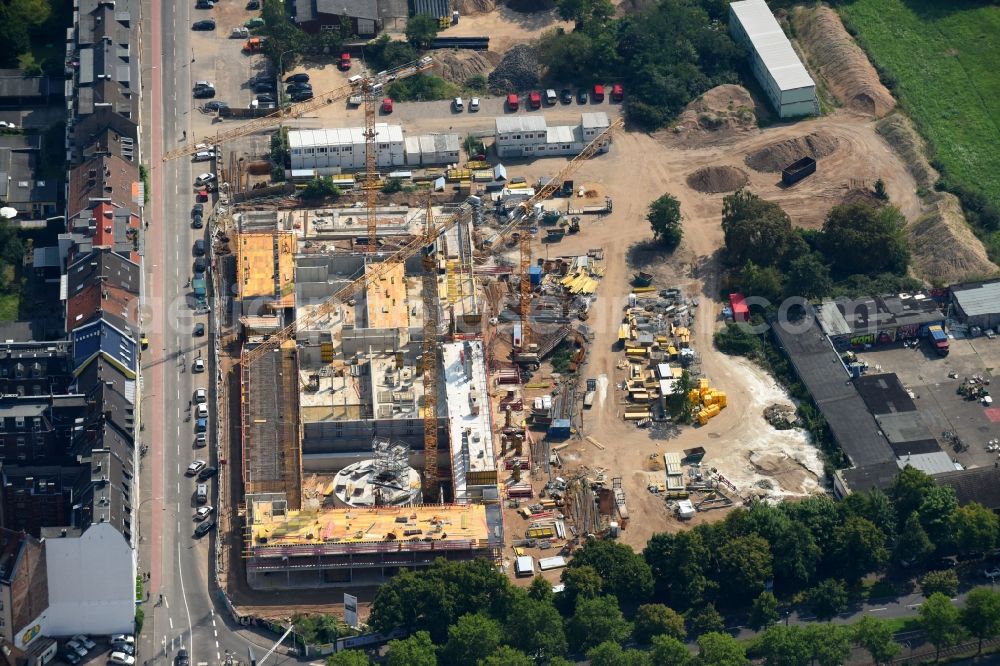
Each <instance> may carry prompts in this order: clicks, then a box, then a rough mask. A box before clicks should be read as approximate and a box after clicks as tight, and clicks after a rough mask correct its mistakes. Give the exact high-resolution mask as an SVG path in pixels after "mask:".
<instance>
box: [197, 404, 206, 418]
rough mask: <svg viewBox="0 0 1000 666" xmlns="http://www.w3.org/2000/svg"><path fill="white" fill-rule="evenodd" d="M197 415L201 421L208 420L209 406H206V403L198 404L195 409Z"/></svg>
mask: <svg viewBox="0 0 1000 666" xmlns="http://www.w3.org/2000/svg"><path fill="white" fill-rule="evenodd" d="M195 413H196V414H197V415H198V418H199V419H207V418H208V405H206V404H204V403H200V404H198V405H197V406H196V408H195Z"/></svg>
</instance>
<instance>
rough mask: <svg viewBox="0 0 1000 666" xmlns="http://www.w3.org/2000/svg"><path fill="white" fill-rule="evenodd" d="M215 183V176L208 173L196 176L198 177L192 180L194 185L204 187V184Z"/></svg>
mask: <svg viewBox="0 0 1000 666" xmlns="http://www.w3.org/2000/svg"><path fill="white" fill-rule="evenodd" d="M214 181H215V174H214V173H211V172H209V171H206V172H205V173H202V174H198V177H197V178H195V179H194V184H195V185H205V184H206V183H212V182H214Z"/></svg>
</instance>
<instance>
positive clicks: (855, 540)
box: [832, 517, 889, 581]
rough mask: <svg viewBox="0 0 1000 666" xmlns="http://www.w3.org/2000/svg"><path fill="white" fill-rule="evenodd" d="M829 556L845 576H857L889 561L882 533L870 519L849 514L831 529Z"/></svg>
mask: <svg viewBox="0 0 1000 666" xmlns="http://www.w3.org/2000/svg"><path fill="white" fill-rule="evenodd" d="M832 555H833V558H834V561H835V562H838V563H839V568H840V570H841V571H842V572H843V574H844V577H845V578H846V579H847V580H851V581H854V580H858V579H860V578H861V577H862V576H864V575H865V574H867V573H868V572H870V571H877V570H878V569H881V568H882V567H884V566H885V565H886V563H887V562H888V561H889V551H888V549H887V548H886V545H885V534H884V533H883V532H882V530H880V529H879V528H878V527H876V526H875V524H874V523H872V522H871V521H870V520H867V519H865V518H858V517H851V518H848V519H847V520H845V521H844V523H843V524H842V525H839V526H837V527H836V528H835V529H834V531H833V552H832Z"/></svg>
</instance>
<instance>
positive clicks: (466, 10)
mask: <svg viewBox="0 0 1000 666" xmlns="http://www.w3.org/2000/svg"><path fill="white" fill-rule="evenodd" d="M496 7H497V3H496V0H454V2H452V5H451V8H452V9H457V10H458V13H459V14H461V15H462V16H474V15H476V14H486V13H487V12H491V11H493V10H494V9H496Z"/></svg>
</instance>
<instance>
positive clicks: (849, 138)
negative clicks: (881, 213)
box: [507, 111, 920, 549]
mask: <svg viewBox="0 0 1000 666" xmlns="http://www.w3.org/2000/svg"><path fill="white" fill-rule="evenodd" d="M815 134H820V135H822V136H824V137H826V138H827V139H828V140H829V141H828V143H835V148H834V149H833V151H832V152H830V153H829V154H827V155H826V157H823V158H822V159H821V160H820V164H819V169H818V171H817V173H816V174H815V175H814V176H810V177H809V178H807V179H806V180H804V181H802V182H800V183H798V184H797V185H795V186H794V187H792V188H784V187H782V186H781V184H780V174H779V173H773V172H761V171H757V170H755V169H753V168H751V167H749V166H748V165H747V164H746V157H747V156H748V155H750V154H752V153H756V152H758V151H760V150H761V149H763V148H766V147H768V146H771V145H773V144H778V143H782V142H786V141H789V140H794V139H801V138H803V137H806V136H808V135H815ZM699 144H700V145H699ZM681 145H683V147H681ZM563 164H565V160H563V159H545V160H536V161H534V162H530V163H526V164H507V169H508V173H510V174H511V175H518V176H525V177H527V178H528V180H529V182H531V181H533V180H534V179H535V178H538V177H540V176H547V175H552V174H555V173H557V172H558V171H559V169H560V168H561V167H562V165H563ZM720 166H728V167H732V169H733V170H739V171H740V172H742V173H745V174H746V175H747V179H748V180H749V182H748V184H747V187H749V188H750V189H751V190H752V191H754V192H756V193H758V194H759V195H761V196H763V197H765V198H767V199H771V200H774V201H776V202H778V203H779V204H781V206H782V207H783V208H784V209H785V210H786V211H788V213H789V215H790V216H791V218H792V220H793V222H794V223H795V224H797V225H800V226H805V227H811V228H816V227H819V226H820V225H821V224H822V221H823V218H824V216H825V215H826V213H827V211H828V210H829V209H830V208H831V207H832V206H834V205H836V204H838V203H840V202H841V201H842V200H844V199H845V198H846V197H848V196H849V188H851V187H852V186H857V185H859V184H860V183H858V182H857V181H861V180H864V181H868V184H869V185H870V184H871V182H873V181H874V180H875V179H876V178H879V177H881V178H882V179H883V180H884V181H885V183H886V186H887V188H888V191H889V195H890V197H891V198H892V200H893V202H894V203H896V204H897V205H898V206H899V207H900V208H901V210H902V211H903V213H904V214H905V215H906V216H907V218H908V219H909V220H913V219H915V218H916V216H917V215H919V213H920V202H919V200H918V199H917V197H916V194H915V190H916V184H915V182H914V180H913V177H912V176H911V175H910V174H909V172H908V171H907V170H906V167H905V166H904V165H903V164H902V163H901V162H900V160H899V159H898V158H897V157H896V155H895V153H893V152H892V150H891V149H890V147H889V145H888V144H887V143H886V142H885V141H884V140H883V139H882V137H881V136H879V134H878V133H877V132H876V131H875V127H874V121H873V120H872V119H871V118H870V117H864V116H860V115H857V114H852V113H850V112H846V111H838V112H835V113H833V114H832V115H830V116H827V117H823V118H818V119H814V120H807V121H803V122H798V123H793V124H786V125H780V126H772V127H768V128H765V129H755V128H753V129H747V130H744V131H739V132H736V133H735V134H732V133H731V134H728V135H727V136H726V138H724V139H723V140H719V137H717V136H714V135H711V134H709V133H706V134H705V137H704V141H701V142H699V141H698V140H697V137H692V136H691V135H689V134H683V135H682V134H676V133H673V132H669V131H668V132H662V133H659V134H657V135H653V136H650V135H647V134H641V133H636V132H626V133H619V134H618V136H617V137H616V138H615V141H614V144H613V146H612V148H611V150H610V152H608V153H607V154H605V155H601V156H598V157H596V158H594V159H592V160H590V161H589V162H587V163H585V164H583V165H582V166H581V167H580V169H579V170H578V171H577V172H576V174H575V175H574V176H573V178H574V180H575V181H576V182H577V184H578V185H583V186H584V187H585V188H587V189H594V190H596V191H597V193H598V195H599V196H600V197H603V196H605V195H607V196H610V197H612V198H613V200H614V212H613V213H612V214H611V215H609V216H608V217H606V218H603V219H600V218H593V217H590V216H587V217H585V218H584V220H583V228H582V230H581V232H580V233H579V234H576V235H569V236H566V237H565V239H564V240H563V241H562V242H561V243H559V244H556V245H545V246H542V245H541V244H539V245H538V247H537V248H536V249H535V252H536V254H535V256H536V257H541V256H546V253H547V254H548V255H549V256H556V255H564V254H575V253H583V252H586V250H587V249H589V248H597V247H600V248H603V250H604V253H605V255H604V256H605V258H606V260H605V264H606V274H605V276H604V277H603V279H602V280H601V283H600V286H599V288H598V291H597V301H596V303H595V304H594V306H593V307H592V308H591V312H590V319H589V320H588V322H587V324H588V326H590V327H591V329H592V330H593V331H594V332H595V336H596V337H595V340H594V343H593V344H592V345H591V347H590V349H589V352H588V360H587V363H586V364H585V366H584V367H583V368H582V369H581V373H582V374H583V376H585V377H593V378H599V379H600V383H601V385H606V386H607V388H606V390H605V391H603V392H602V394H600V395H599V396H598V400H597V401H595V404H594V407H593V409H591V410H588V411H586V412H585V414H584V418H583V428H582V432H581V433H580V434H581V435H582V436H585V435H589V436H591V437H593V438H595V439H596V440H598V441H599V442H601V443H602V444H603V445H604V447H605V448H604V449H603V450H602V449H599V448H597V447H595V446H594V445H592V444H591V443H589V442H587V441H586V440H584V439H574V440H571V444H570V445H569V446H568V447H567V448H565V449H563V450H562V451H561V452H560V453H561V455H562V458H563V460H564V464H565V467H566V470H565V471H566V472H567V473H572V472H571V470H572V469H573V468H574V467H575V466H587V467H589V468H591V469H593V468H604V469H606V470H607V475H608V477H609V478H610V477H612V476H621V477H622V483H623V486H624V489H625V493H626V499H627V503H628V507H629V513H630V516H631V521H630V524H629V527H628V529H626V530H625V531H624V532H623V533H622V540H623V541H624V542H626V543H628V544H630V545H632V546H634V547H635V548H637V549H641V548H642V547H643V546H644V545H645V543H646V541H647V540H648V539H649V538H650V536H652V535H653V534H654V533H657V532H662V531H674V530H678V529H682V524H681V523H679V522H678V521H676V520H675V519H674V518H673V517H672V516H671V515H670V514H669V512H668V510H667V507H666V503H665V502H664V500H663V499H662V498H660V497H658V496H656V495H653V494H651V493H650V492H649V491H648V490H647V484H648V483H649V481H650V480H651V474H655V473H653V472H651V471H650V456H651V455H652V456H656V457H659V456H662V454H663V453H664V452H666V451H681V450H683V449H685V448H690V447H693V446H703V447H705V449H706V450H707V455H706V456H705V461H704V462H705V465H707V466H710V467H716V468H718V469H719V471H720V472H721V473H722V474H723V475H725V476H726V477H727V478H729V479H730V480H733V481H734V482H735V483H736V484H737V486H738V487H739V489H740V491H741V492H751V491H753V490H754V489H755V485H756V484H758V483H759V482H760V481H761V480H762V479H767V480H768V481H769V482H770V485H772V487H773V490H772V491H770V492H769V494H771V495H773V496H796V495H797V496H802V495H806V494H809V493H811V492H816V491H819V490H821V482H820V478H821V475H822V463H821V461H820V457H819V454H818V451H816V449H815V447H813V446H812V445H811V444H809V443H807V442H806V439H805V435H804V434H802V433H801V432H800V431H776V430H774V429H773V428H772V427H771V426H770V425H768V424H767V423H766V422H765V421H764V419H763V415H762V412H763V409H764V407H766V406H767V405H768V404H771V403H774V402H789V400H788V398H787V396H785V395H784V394H783V392H782V391H781V390H780V389H779V388H778V387H776V386H775V385H774V382H773V380H772V379H771V378H769V377H767V376H766V375H765V374H764V373H762V372H761V371H760V370H759V369H757V368H756V367H754V366H753V365H752V364H750V363H748V362H745V361H743V360H741V359H734V358H730V357H727V356H725V355H722V354H720V353H718V352H717V351H715V349H714V347H713V345H712V336H713V334H714V332H715V331H716V330H717V329H718V328H719V327H720V326H721V325H722V321H721V319H720V312H721V308H722V304H721V303H720V302H719V299H718V296H719V290H720V288H721V283H720V275H721V272H722V270H721V268H722V267H721V266H720V265H719V264H718V263H717V258H716V254H717V250H718V249H719V248H720V247H722V244H723V236H722V228H721V212H722V198H723V196H725V194H724V193H715V194H707V193H702V192H699V191H697V190H695V189H692V188H691V187H690V186H689V184H688V178H689V177H690V176H691V174H694V173H695V172H698V171H700V170H702V169H705V168H707V167H720ZM665 192H669V193H671V194H673V195H674V196H676V197H677V198H678V199H679V200H680V202H681V211H682V214H683V216H684V241H683V243H682V245H681V247H680V249H678V250H677V251H676V252H675V253H674V254H673V255H672V256H660V255H657V254H656V253H648V252H643V251H642V250H641V248H642V246H643V245H644V244H645V243H646V242H647V241H649V240H650V238H651V234H650V229H649V224H648V223H647V222H646V220H645V214H646V211H647V207H648V206H649V203H650V202H651V201H652V200H653V199H655V198H656V197H658V196H660V195H661V194H663V193H665ZM637 257H639V258H640V259H639V260H638V261H643V259H641V258H642V257H646V259H645V261H646V262H647V263H644V264H643V268H644V270H651V271H652V272H653V273H654V274H656V279H655V281H654V285H655V286H657V287H658V288H665V287H670V286H678V287H681V288H683V289H684V291H685V293H686V295H689V296H696V297H698V298H699V300H700V307H698V308H697V315H696V320H695V325H694V331H693V334H692V345H693V347H694V349H695V350H696V352H697V353H698V354H699V355H700V356H701V358H702V363H701V370H702V374H703V376H706V377H708V378H709V380H710V382H711V384H712V386H713V387H717V388H719V389H721V390H723V391H725V392H726V393H727V394H728V402H729V407H728V408H727V409H725V410H723V411H722V413H721V414H720V415H719V416H717V417H716V418H714V419H712V420H711V421H709V423H708V425H706V426H704V427H697V428H696V427H688V426H686V427H683V428H680V429H679V430H678V431H676V432H675V433H671V434H669V435H665V434H664V433H663V432H662V431H655V430H654V431H650V430H642V429H638V428H636V427H635V426H633V425H631V424H629V423H626V422H625V421H623V420H622V418H621V416H620V414H619V411H620V410H621V407H620V405H619V404H618V403H619V400H620V398H621V393H620V392H619V391H618V390H617V389H616V387H615V384H616V382H620V381H621V380H622V378H623V374H622V371H621V370H619V369H618V368H617V365H618V363H619V361H620V360H621V358H622V354H621V352H620V351H617V350H613V345H614V343H615V341H616V334H617V329H618V324H619V322H620V321H621V317H622V308H623V306H624V305H625V304H626V302H627V297H628V293H629V291H630V286H629V281H630V279H631V278H632V273H633V272H634V270H635V269H636V268H637V267H638V265H637V263H636V261H637V259H636V258H637ZM623 258H629V261H627V262H626V261H622V260H621V259H623ZM721 515H722V511H721V510H720V511H714V512H708V513H703V514H702V513H699V514H698V515H697V516H696V518H695V520H694V521H693V522H698V521H703V520H713V519H715V518H716V517H719V516H721ZM685 524H688V525H689V524H691V523H685Z"/></svg>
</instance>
